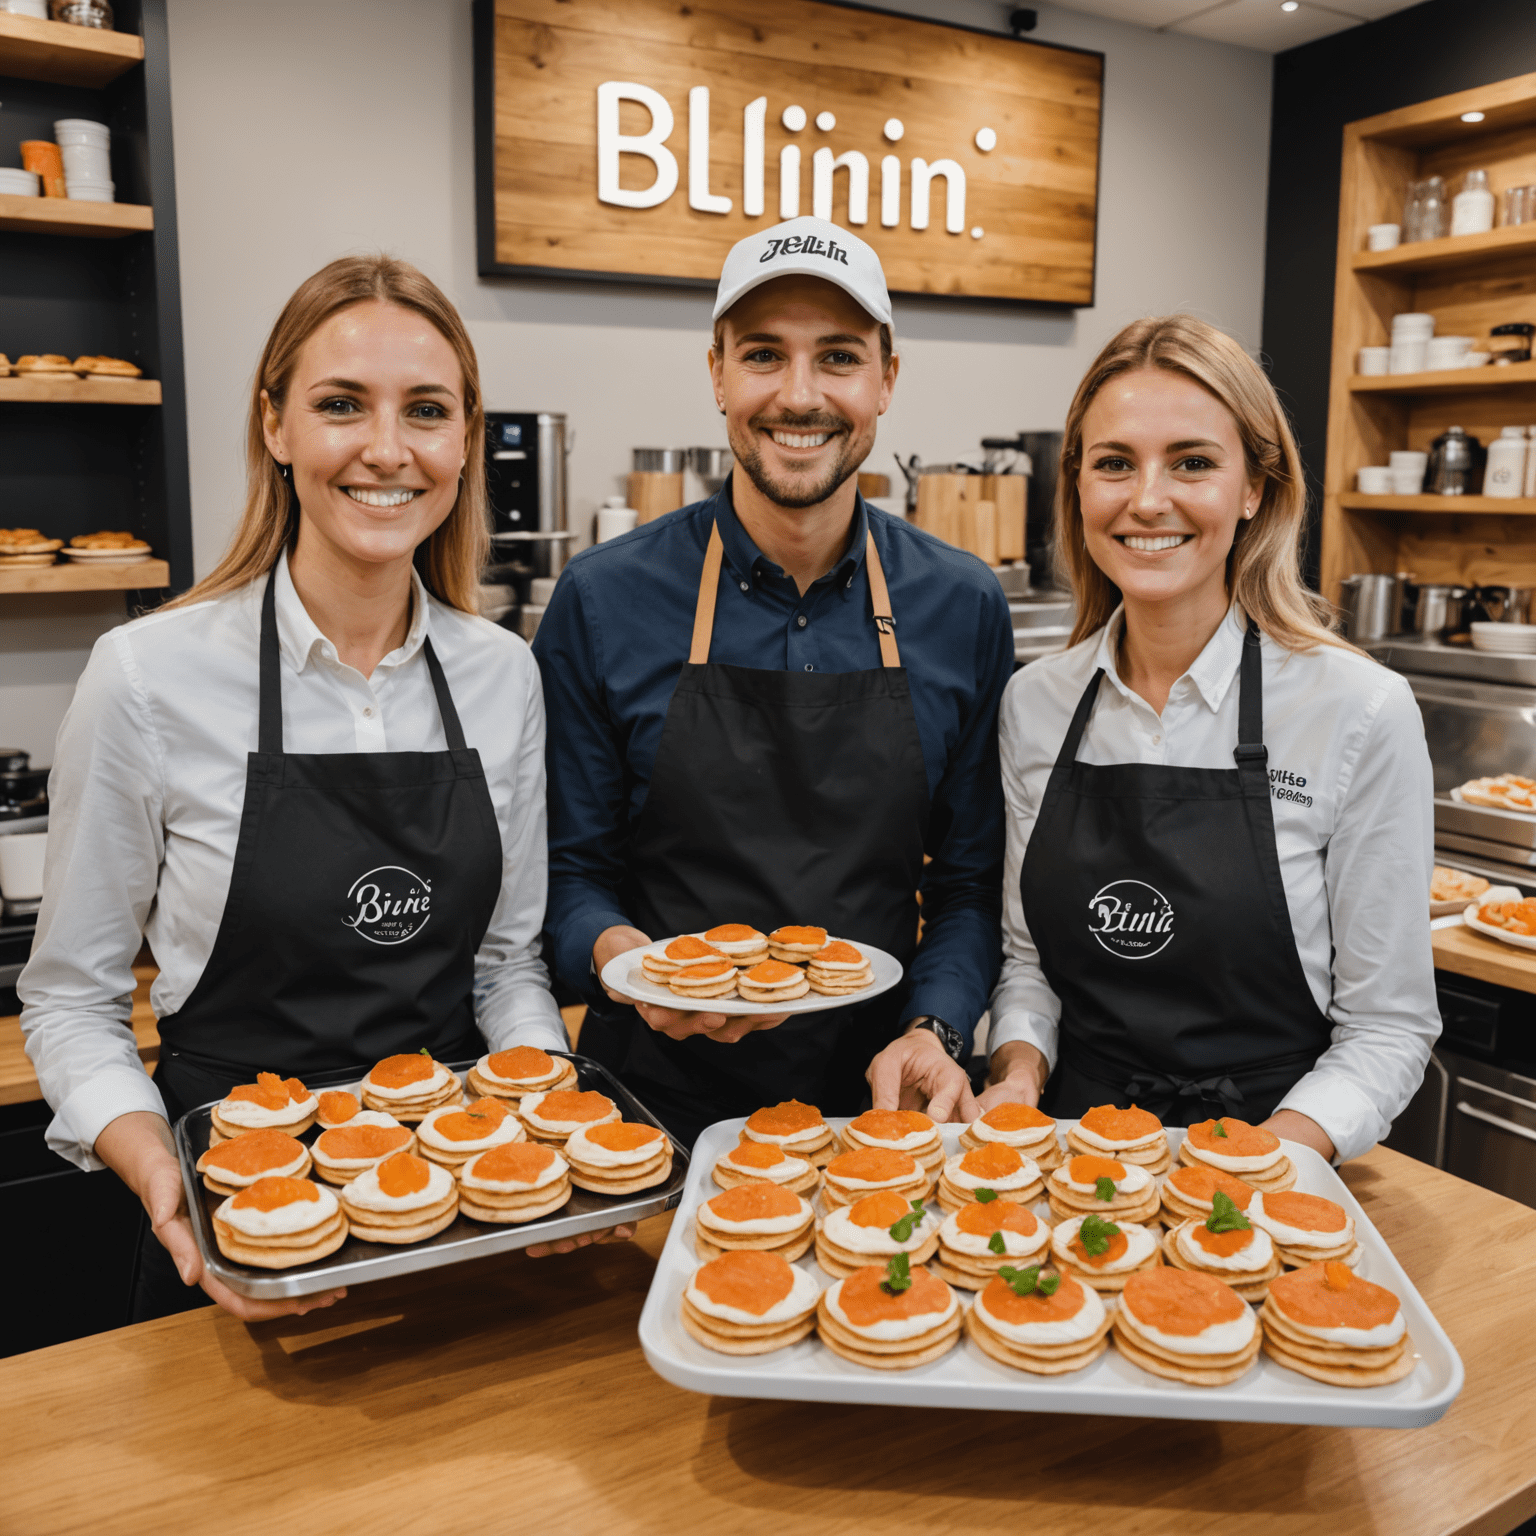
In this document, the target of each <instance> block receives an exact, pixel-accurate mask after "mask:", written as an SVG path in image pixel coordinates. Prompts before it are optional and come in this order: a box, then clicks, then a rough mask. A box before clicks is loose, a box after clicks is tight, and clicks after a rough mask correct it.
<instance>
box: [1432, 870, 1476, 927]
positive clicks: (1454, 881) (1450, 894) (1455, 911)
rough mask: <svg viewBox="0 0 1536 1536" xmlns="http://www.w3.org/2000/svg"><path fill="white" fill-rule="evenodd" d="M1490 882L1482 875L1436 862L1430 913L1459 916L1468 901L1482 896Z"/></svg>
mask: <svg viewBox="0 0 1536 1536" xmlns="http://www.w3.org/2000/svg"><path fill="white" fill-rule="evenodd" d="M1490 884H1491V882H1490V881H1488V880H1485V879H1484V878H1483V877H1482V876H1481V875H1469V874H1468V873H1467V872H1466V871H1465V870H1463V869H1447V868H1446V866H1445V865H1443V864H1436V865H1435V871H1434V874H1433V875H1432V876H1431V877H1430V881H1429V915H1430V916H1431V917H1453V916H1454V917H1459V916H1460V915H1461V914H1462V913H1463V912H1465V911H1466V910H1467V905H1468V903H1470V902H1474V901H1476V900H1477V899H1478V898H1479V897H1480V896H1482V895H1483V893H1484V892H1485V891H1486V890H1487V889H1488V887H1489V885H1490Z"/></svg>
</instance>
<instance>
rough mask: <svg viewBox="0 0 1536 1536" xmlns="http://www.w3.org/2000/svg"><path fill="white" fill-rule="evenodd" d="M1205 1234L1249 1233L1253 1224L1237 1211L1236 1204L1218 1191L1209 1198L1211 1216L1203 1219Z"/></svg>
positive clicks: (1228, 1196)
mask: <svg viewBox="0 0 1536 1536" xmlns="http://www.w3.org/2000/svg"><path fill="white" fill-rule="evenodd" d="M1205 1230H1206V1231H1207V1232H1251V1231H1252V1230H1253V1223H1252V1222H1251V1221H1249V1220H1248V1218H1247V1217H1246V1216H1244V1215H1243V1213H1242V1212H1241V1211H1240V1210H1238V1208H1237V1202H1236V1201H1235V1200H1234V1199H1233V1198H1232V1197H1231V1196H1230V1195H1224V1194H1222V1192H1221V1191H1220V1190H1219V1189H1218V1190H1217V1191H1216V1192H1215V1193H1214V1194H1213V1195H1212V1196H1211V1214H1210V1215H1209V1216H1207V1217H1206V1218H1205Z"/></svg>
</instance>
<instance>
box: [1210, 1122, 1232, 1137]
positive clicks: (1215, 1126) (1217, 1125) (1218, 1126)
mask: <svg viewBox="0 0 1536 1536" xmlns="http://www.w3.org/2000/svg"><path fill="white" fill-rule="evenodd" d="M1211 1135H1212V1136H1220V1137H1221V1139H1222V1140H1223V1141H1230V1140H1231V1139H1232V1138H1231V1137H1230V1136H1228V1135H1227V1128H1226V1126H1224V1125H1223V1124H1222V1123H1221V1121H1220V1120H1213V1121H1211Z"/></svg>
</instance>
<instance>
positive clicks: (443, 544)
mask: <svg viewBox="0 0 1536 1536" xmlns="http://www.w3.org/2000/svg"><path fill="white" fill-rule="evenodd" d="M483 437H484V416H483V408H482V404H481V399H480V388H479V376H478V369H477V365H476V360H475V354H474V349H473V347H472V345H471V343H470V340H469V336H468V334H467V333H466V331H465V329H464V326H463V323H462V321H461V320H460V319H459V316H458V315H457V313H456V312H455V311H454V309H453V306H452V305H451V304H450V303H449V302H448V300H447V299H446V298H445V297H444V296H443V294H442V293H441V292H440V291H439V290H438V289H437V288H436V287H435V286H434V285H433V284H432V283H431V282H430V281H429V280H428V279H427V278H426V277H424V276H423V275H422V274H421V273H420V272H418V271H416V269H415V268H413V267H410V266H407V265H406V264H405V263H403V262H399V261H395V260H393V259H390V258H387V257H370V258H348V259H344V260H341V261H337V262H333V263H332V264H331V265H330V266H328V267H326V268H325V269H324V270H323V271H321V272H318V273H316V274H315V275H314V276H313V277H311V278H310V279H309V280H308V281H307V282H305V283H304V284H303V285H302V286H301V287H300V288H299V289H298V291H297V292H296V293H295V294H294V295H293V297H292V298H291V299H290V300H289V301H288V303H287V305H286V306H285V307H284V309H283V312H282V314H281V315H280V316H279V318H278V321H277V324H276V326H275V327H274V329H273V331H272V335H271V336H270V338H269V339H268V342H267V345H266V349H265V351H264V352H263V354H262V358H261V362H260V365H259V367H258V370H257V375H256V381H255V385H254V388H253V391H252V399H251V406H250V416H249V421H248V425H247V438H246V449H247V466H248V491H247V497H246V505H245V511H244V515H243V517H242V519H241V521H240V524H239V527H238V529H237V530H236V533H235V537H234V541H233V543H232V545H231V547H230V550H229V552H228V554H226V556H225V557H224V559H223V561H222V562H221V563H220V564H219V566H218V567H217V568H216V569H215V570H214V571H213V572H212V574H211V575H210V576H208V577H207V579H206V580H204V581H203V582H201V583H199V584H198V585H197V586H196V587H194V588H193V589H192V590H191V591H190V592H188V593H187V594H186V595H185V596H184V597H182V598H180V599H179V600H177V601H176V602H173V603H170V604H168V605H167V606H166V607H165V608H163V609H161V610H159V611H158V612H156V613H153V614H151V615H149V616H148V617H145V618H141V619H138V620H136V621H134V622H133V623H130V624H126V625H124V626H123V627H122V628H120V629H116V630H113V631H112V632H111V633H110V634H108V635H106V636H104V637H103V638H102V639H101V640H100V641H99V642H98V643H97V645H96V648H95V650H94V652H93V653H92V656H91V659H90V662H89V664H88V665H87V667H86V669H85V672H84V674H83V676H82V677H81V679H80V684H79V687H78V689H77V691H76V694H75V698H74V701H73V703H72V704H71V706H70V710H69V714H68V716H67V718H66V719H65V721H64V724H63V727H62V729H61V731H60V734H59V740H58V746H57V751H56V755H55V758H54V769H53V775H52V779H51V782H50V792H51V799H52V815H51V824H50V840H49V856H48V867H47V871H46V876H45V890H44V895H43V905H42V910H41V913H40V915H39V919H38V925H37V940H36V944H35V947H34V949H33V953H32V959H31V961H30V963H29V964H28V966H27V968H26V970H25V972H24V973H23V975H22V978H21V981H20V984H19V986H18V989H17V990H18V991H19V992H20V994H21V997H22V1001H23V1004H24V1009H23V1013H22V1029H23V1031H24V1032H25V1034H26V1037H27V1052H28V1055H29V1056H30V1057H31V1059H32V1063H33V1066H34V1067H35V1068H36V1071H37V1075H38V1079H39V1082H40V1083H41V1085H42V1089H43V1093H44V1096H45V1097H46V1098H47V1100H48V1102H49V1104H50V1105H51V1106H52V1107H53V1110H54V1119H53V1121H52V1123H51V1125H50V1127H49V1130H48V1142H49V1145H50V1146H51V1147H52V1148H53V1149H54V1150H55V1151H57V1152H59V1153H61V1154H62V1155H63V1156H65V1157H67V1158H69V1159H71V1160H72V1161H73V1162H75V1163H77V1164H79V1165H80V1166H81V1167H83V1168H95V1167H100V1166H101V1165H102V1164H103V1163H105V1164H106V1165H108V1166H110V1167H112V1168H114V1169H116V1171H117V1172H118V1173H119V1174H120V1175H121V1176H122V1177H123V1179H124V1180H125V1181H126V1182H127V1183H128V1184H129V1185H130V1187H132V1188H133V1190H134V1191H135V1192H136V1193H137V1194H138V1195H139V1197H140V1199H141V1200H142V1201H143V1203H144V1207H145V1210H146V1213H147V1216H148V1219H149V1222H150V1224H151V1226H152V1230H153V1233H154V1237H155V1238H157V1239H158V1242H156V1241H153V1240H148V1239H147V1240H146V1241H145V1242H144V1243H143V1244H141V1249H140V1264H139V1273H138V1279H137V1283H136V1287H135V1297H134V1304H133V1307H134V1315H135V1317H136V1318H143V1317H148V1316H155V1315H159V1314H161V1313H163V1312H167V1311H174V1310H181V1309H184V1308H185V1307H186V1306H188V1305H196V1304H200V1303H201V1302H202V1300H203V1298H202V1297H201V1296H200V1295H199V1294H198V1293H197V1292H196V1291H192V1292H190V1293H189V1292H187V1291H185V1290H184V1289H183V1287H184V1286H193V1285H196V1284H198V1283H201V1285H202V1288H203V1290H204V1291H206V1292H207V1294H208V1296H209V1297H211V1298H213V1299H214V1300H215V1301H217V1302H219V1303H220V1304H221V1305H223V1306H225V1307H227V1308H228V1309H229V1310H230V1311H233V1312H235V1313H237V1315H239V1316H242V1317H246V1318H256V1317H266V1316H272V1315H274V1314H275V1313H278V1312H282V1311H290V1310H291V1311H304V1310H307V1309H308V1308H309V1307H311V1306H314V1305H316V1304H324V1303H326V1302H328V1301H330V1300H334V1299H335V1297H336V1295H338V1294H340V1293H331V1294H330V1295H329V1296H324V1297H308V1298H305V1299H304V1300H303V1301H302V1302H297V1303H295V1302H253V1301H250V1300H248V1299H246V1298H243V1297H239V1296H235V1295H234V1294H233V1293H231V1292H229V1291H228V1290H227V1289H226V1288H224V1287H223V1286H221V1285H219V1284H218V1282H217V1281H216V1280H214V1279H213V1278H212V1277H211V1276H207V1275H205V1274H204V1273H203V1270H202V1266H201V1263H200V1261H199V1259H198V1255H197V1250H196V1247H195V1245H194V1243H193V1239H192V1234H191V1229H190V1226H189V1225H188V1221H187V1217H186V1212H185V1205H184V1203H183V1198H182V1190H181V1177H180V1173H179V1170H178V1167H177V1162H176V1158H175V1154H174V1151H173V1149H172V1143H171V1138H170V1133H169V1123H171V1122H174V1121H175V1119H176V1118H177V1117H178V1116H179V1115H181V1114H182V1113H183V1112H184V1111H186V1110H187V1109H189V1108H191V1107H193V1106H195V1105H197V1104H199V1103H204V1102H207V1101H208V1100H210V1099H216V1098H219V1097H222V1096H223V1095H224V1094H225V1093H226V1092H228V1090H229V1089H230V1088H231V1087H233V1086H234V1085H235V1084H237V1083H243V1082H250V1081H252V1080H253V1078H254V1076H255V1074H256V1073H257V1072H258V1071H275V1072H278V1073H280V1074H282V1075H290V1074H292V1075H296V1076H299V1077H301V1078H303V1077H307V1076H309V1075H310V1074H315V1073H322V1072H326V1071H328V1070H336V1069H347V1070H357V1069H366V1068H367V1067H369V1066H371V1065H372V1064H373V1063H374V1062H375V1061H377V1060H378V1059H380V1058H381V1057H383V1056H386V1055H390V1054H392V1053H396V1052H406V1051H416V1050H418V1049H421V1048H423V1047H424V1048H426V1049H427V1050H429V1051H430V1052H431V1053H432V1055H433V1056H435V1057H437V1058H438V1059H439V1060H453V1059H456V1058H465V1057H472V1056H478V1055H479V1054H480V1053H481V1052H482V1051H484V1050H485V1049H486V1042H489V1044H490V1047H491V1049H503V1048H505V1047H507V1046H508V1045H511V1044H519V1043H521V1044H530V1045H538V1046H543V1047H550V1048H554V1049H565V1048H566V1045H567V1042H566V1036H565V1032H564V1028H563V1026H562V1024H561V1020H560V1014H559V1010H558V1008H557V1007H556V1005H555V1002H554V999H553V997H552V996H551V994H550V992H549V989H548V981H547V976H546V974H545V970H544V966H543V963H542V961H541V959H540V957H539V933H540V929H541V927H542V925H543V919H544V895H545V821H544V709H543V699H542V695H541V693H540V688H539V676H538V669H537V667H536V666H535V665H534V662H533V659H532V656H531V654H530V652H529V650H528V648H527V646H526V645H525V644H524V643H523V642H522V640H520V639H518V638H516V637H515V636H513V635H511V634H510V633H508V632H507V631H506V630H503V629H499V628H497V627H496V626H494V625H492V624H490V623H488V622H487V621H486V620H484V619H482V618H480V617H478V616H477V614H476V610H475V598H476V593H477V587H478V582H479V573H480V569H481V566H482V565H483V562H484V559H485V552H486V548H487V538H488V531H487V513H486V492H485V471H484V456H483V454H482V453H481V451H480V446H479V445H480V444H481V442H482V441H483ZM144 938H147V939H148V941H149V944H150V948H151V949H152V951H153V953H154V956H155V960H156V963H157V964H158V966H159V968H160V974H159V977H158V979H157V980H156V982H155V985H154V990H153V992H152V995H151V1003H152V1006H153V1008H154V1011H155V1014H156V1016H157V1017H158V1019H159V1021H160V1035H161V1041H162V1045H161V1054H160V1062H159V1066H158V1068H157V1069H156V1074H155V1077H154V1080H153V1081H151V1080H150V1079H149V1078H148V1077H147V1076H146V1075H145V1073H144V1070H143V1068H142V1066H141V1065H140V1063H139V1059H138V1056H137V1054H136V1052H135V1048H134V1037H133V1032H132V1030H131V1028H130V1027H129V1013H130V1007H131V1000H132V993H133V985H134V983H133V975H132V970H131V967H132V963H133V959H134V956H135V955H136V953H137V952H138V949H139V946H140V942H141V939H144ZM162 1245H163V1246H162ZM167 1255H168V1256H169V1259H167ZM173 1266H174V1267H173Z"/></svg>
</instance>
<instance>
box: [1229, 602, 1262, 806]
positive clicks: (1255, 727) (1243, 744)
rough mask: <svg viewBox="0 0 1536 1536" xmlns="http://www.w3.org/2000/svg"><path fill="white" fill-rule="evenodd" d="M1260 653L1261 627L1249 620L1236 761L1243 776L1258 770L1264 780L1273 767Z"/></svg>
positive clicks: (1240, 673) (1239, 696)
mask: <svg viewBox="0 0 1536 1536" xmlns="http://www.w3.org/2000/svg"><path fill="white" fill-rule="evenodd" d="M1262 663H1263V653H1262V652H1261V651H1260V649H1259V626H1258V625H1257V624H1255V623H1254V622H1253V620H1252V619H1249V620H1248V632H1247V633H1246V634H1245V635H1244V636H1243V658H1242V661H1241V662H1240V663H1239V665H1238V669H1237V746H1236V747H1235V748H1233V751H1232V759H1233V761H1234V762H1235V763H1236V764H1237V766H1238V770H1239V771H1240V772H1242V771H1245V770H1249V769H1250V767H1255V768H1257V769H1258V770H1259V773H1260V775H1261V776H1264V774H1265V769H1266V768H1267V767H1268V764H1269V748H1268V747H1266V746H1265V745H1264V668H1263V665H1262Z"/></svg>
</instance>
